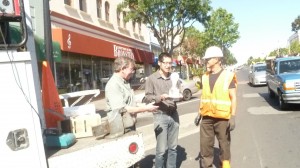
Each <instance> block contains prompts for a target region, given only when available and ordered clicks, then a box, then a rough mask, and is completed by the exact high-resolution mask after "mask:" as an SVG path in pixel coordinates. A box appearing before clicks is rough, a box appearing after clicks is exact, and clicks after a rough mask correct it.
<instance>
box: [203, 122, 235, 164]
mask: <svg viewBox="0 0 300 168" xmlns="http://www.w3.org/2000/svg"><path fill="white" fill-rule="evenodd" d="M215 136H216V137H217V140H218V141H219V149H220V162H222V161H223V160H230V131H229V130H228V120H226V119H217V118H211V117H203V119H202V122H201V124H200V156H201V161H200V165H201V166H200V167H201V168H212V167H213V160H214V143H215Z"/></svg>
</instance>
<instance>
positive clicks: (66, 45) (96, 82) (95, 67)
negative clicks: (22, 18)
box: [52, 29, 154, 93]
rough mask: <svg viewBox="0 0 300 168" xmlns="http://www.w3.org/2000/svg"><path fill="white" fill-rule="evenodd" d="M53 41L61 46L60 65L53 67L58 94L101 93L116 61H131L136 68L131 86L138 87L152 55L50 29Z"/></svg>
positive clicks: (73, 33)
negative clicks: (88, 91) (88, 90)
mask: <svg viewBox="0 0 300 168" xmlns="http://www.w3.org/2000/svg"><path fill="white" fill-rule="evenodd" d="M52 34H53V40H55V41H58V42H59V43H60V47H61V50H62V58H61V62H56V63H55V69H56V70H55V71H56V75H55V76H56V82H57V87H58V89H59V91H60V93H64V92H71V91H78V90H87V89H101V90H104V88H105V85H106V83H107V81H108V79H109V77H110V76H111V75H112V74H113V67H112V65H113V61H114V59H115V58H117V57H122V56H126V57H130V58H132V59H134V60H135V62H136V64H137V66H138V67H137V71H136V74H135V76H134V78H133V79H132V81H131V83H132V84H133V85H134V84H137V83H139V80H140V78H142V77H144V76H145V75H149V74H145V70H146V69H147V68H149V67H151V66H152V63H153V61H154V56H153V53H151V52H149V51H145V50H141V49H137V48H133V47H129V46H126V45H123V44H116V43H113V42H109V41H106V40H102V39H98V38H94V37H91V36H86V35H83V34H79V33H76V32H72V31H69V30H64V29H52Z"/></svg>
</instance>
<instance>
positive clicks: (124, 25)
mask: <svg viewBox="0 0 300 168" xmlns="http://www.w3.org/2000/svg"><path fill="white" fill-rule="evenodd" d="M125 17H126V12H123V27H124V28H126V21H125Z"/></svg>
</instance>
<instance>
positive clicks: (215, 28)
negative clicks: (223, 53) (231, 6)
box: [205, 8, 240, 49]
mask: <svg viewBox="0 0 300 168" xmlns="http://www.w3.org/2000/svg"><path fill="white" fill-rule="evenodd" d="M238 28H239V24H238V23H235V22H234V17H233V15H232V14H231V13H228V12H227V11H226V10H225V9H222V8H218V9H217V10H216V11H213V13H212V15H211V17H210V19H209V21H208V24H207V27H206V29H205V38H206V39H205V41H206V43H207V44H206V45H207V46H210V45H217V46H220V47H222V48H227V49H228V48H230V47H231V46H232V44H234V43H236V42H237V40H238V39H239V37H240V36H239V31H238Z"/></svg>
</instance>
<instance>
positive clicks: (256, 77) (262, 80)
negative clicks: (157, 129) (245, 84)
mask: <svg viewBox="0 0 300 168" xmlns="http://www.w3.org/2000/svg"><path fill="white" fill-rule="evenodd" d="M266 68H267V67H266V64H265V63H259V64H254V65H252V66H250V70H249V75H248V77H249V83H250V84H251V85H252V86H257V85H266V84H267V81H266Z"/></svg>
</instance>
